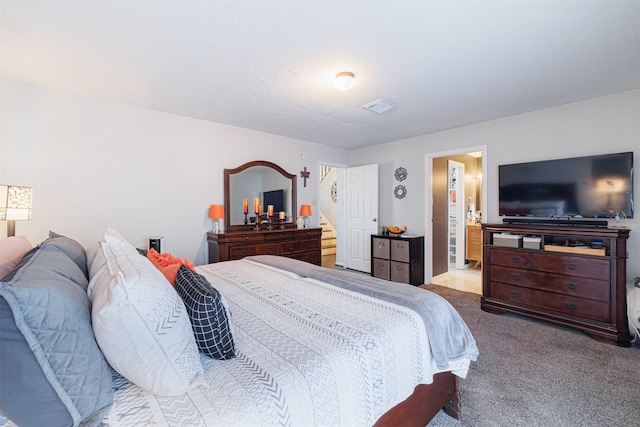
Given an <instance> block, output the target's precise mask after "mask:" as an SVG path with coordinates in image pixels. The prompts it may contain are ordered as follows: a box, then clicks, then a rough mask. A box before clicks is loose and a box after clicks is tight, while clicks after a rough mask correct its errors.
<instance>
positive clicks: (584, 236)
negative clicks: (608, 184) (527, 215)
mask: <svg viewBox="0 0 640 427" xmlns="http://www.w3.org/2000/svg"><path fill="white" fill-rule="evenodd" d="M482 234H483V235H482V237H483V239H482V241H483V255H482V264H483V272H482V275H483V277H482V299H481V308H482V310H484V311H486V312H489V313H494V314H502V313H504V312H512V313H518V314H522V315H526V316H530V317H534V318H537V319H543V320H548V321H552V322H555V323H559V324H562V325H566V326H572V327H575V328H578V329H581V330H582V331H584V332H585V333H587V334H588V335H590V336H591V337H593V338H594V339H596V340H599V341H604V342H607V343H610V344H615V345H618V346H621V347H629V346H630V343H631V335H630V333H629V325H628V322H627V301H626V259H627V239H628V237H629V230H628V229H612V228H598V227H584V226H582V227H581V226H554V225H522V224H482Z"/></svg>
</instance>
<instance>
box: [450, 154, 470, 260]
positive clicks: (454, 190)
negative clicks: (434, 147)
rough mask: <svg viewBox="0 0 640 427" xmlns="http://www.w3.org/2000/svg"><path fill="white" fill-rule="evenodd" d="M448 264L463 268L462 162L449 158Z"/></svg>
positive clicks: (463, 213)
mask: <svg viewBox="0 0 640 427" xmlns="http://www.w3.org/2000/svg"><path fill="white" fill-rule="evenodd" d="M448 164H449V266H450V267H453V268H457V269H463V268H465V257H466V252H465V245H466V241H465V224H466V221H465V209H464V202H465V195H464V163H460V162H456V161H455V160H449V161H448Z"/></svg>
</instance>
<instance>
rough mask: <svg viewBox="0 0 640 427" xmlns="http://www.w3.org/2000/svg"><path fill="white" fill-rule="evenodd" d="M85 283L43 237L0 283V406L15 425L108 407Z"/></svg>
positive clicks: (75, 418) (98, 412) (107, 379)
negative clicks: (10, 276)
mask: <svg viewBox="0 0 640 427" xmlns="http://www.w3.org/2000/svg"><path fill="white" fill-rule="evenodd" d="M85 264H86V260H85ZM83 278H84V280H83ZM86 287H87V279H86V277H85V276H84V274H83V273H82V272H81V271H80V267H79V266H78V265H77V263H76V262H74V261H73V260H72V259H71V258H69V257H68V256H66V255H65V253H64V252H62V251H61V250H60V248H59V246H57V245H49V244H47V242H45V243H43V244H42V245H41V246H40V247H39V248H38V249H37V250H36V251H35V252H34V253H33V255H32V256H31V258H30V259H28V261H27V262H26V263H24V265H22V267H20V269H19V270H18V271H16V272H15V274H13V275H12V278H11V279H10V280H7V281H2V282H0V360H1V361H2V363H0V412H2V413H3V414H4V415H5V416H6V417H7V418H9V419H10V420H11V421H13V422H14V423H15V424H17V425H25V426H26V425H29V426H58V425H66V426H68V425H78V424H80V423H81V422H82V421H84V420H87V419H90V418H91V419H92V420H95V419H98V420H100V419H102V417H104V415H105V414H106V411H107V410H108V407H109V406H110V405H111V403H112V399H113V397H112V390H111V368H110V367H109V365H108V364H107V362H106V360H105V358H104V356H103V354H102V352H101V351H100V348H99V347H98V344H97V343H96V340H95V337H94V335H93V328H92V326H91V304H90V302H89V297H88V296H87V294H86V291H85V290H84V289H86Z"/></svg>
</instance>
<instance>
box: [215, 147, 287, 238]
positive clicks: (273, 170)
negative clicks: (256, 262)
mask: <svg viewBox="0 0 640 427" xmlns="http://www.w3.org/2000/svg"><path fill="white" fill-rule="evenodd" d="M296 181H297V176H296V175H295V174H290V173H287V172H286V171H285V170H284V169H282V168H281V167H280V166H278V165H276V164H274V163H271V162H267V161H264V160H256V161H253V162H249V163H245V164H244V165H242V166H238V167H237V168H235V169H225V170H224V225H225V232H229V231H240V230H242V231H248V229H249V227H250V226H252V225H254V224H255V223H254V222H253V221H255V213H254V208H253V205H254V200H256V199H257V200H258V201H259V203H260V204H261V205H262V206H263V209H264V212H266V211H267V206H268V205H274V218H273V220H274V221H275V222H276V223H279V219H278V217H279V213H280V212H281V211H282V212H284V213H285V224H284V225H285V227H293V226H294V220H295V215H296V212H297V211H296V209H297V207H296V194H297V186H296ZM245 199H246V200H247V202H248V213H247V215H246V216H245V214H244V200H245ZM245 219H246V220H247V222H246V223H245Z"/></svg>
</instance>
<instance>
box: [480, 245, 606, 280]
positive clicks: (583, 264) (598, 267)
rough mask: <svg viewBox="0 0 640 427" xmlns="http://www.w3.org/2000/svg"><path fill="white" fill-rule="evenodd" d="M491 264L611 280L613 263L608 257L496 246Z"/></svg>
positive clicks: (492, 250) (493, 249)
mask: <svg viewBox="0 0 640 427" xmlns="http://www.w3.org/2000/svg"><path fill="white" fill-rule="evenodd" d="M490 264H491V265H503V266H505V267H513V268H523V269H529V270H541V271H547V272H550V273H559V274H566V275H571V276H578V277H590V278H594V279H600V280H609V279H610V269H611V263H610V261H609V260H608V259H598V257H577V256H571V255H558V254H557V253H554V254H545V253H535V252H527V251H513V250H509V249H496V248H492V249H491V255H490Z"/></svg>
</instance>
